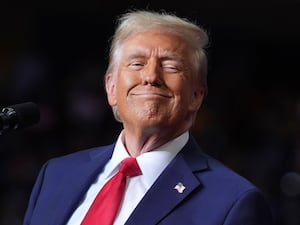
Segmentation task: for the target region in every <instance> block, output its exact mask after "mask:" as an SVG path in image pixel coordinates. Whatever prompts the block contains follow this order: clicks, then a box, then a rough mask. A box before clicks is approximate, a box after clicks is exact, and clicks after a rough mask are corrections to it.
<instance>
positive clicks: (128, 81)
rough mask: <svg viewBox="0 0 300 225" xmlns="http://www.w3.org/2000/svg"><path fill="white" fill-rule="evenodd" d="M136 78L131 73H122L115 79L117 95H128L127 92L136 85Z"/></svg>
mask: <svg viewBox="0 0 300 225" xmlns="http://www.w3.org/2000/svg"><path fill="white" fill-rule="evenodd" d="M138 82H139V81H138V76H137V75H134V74H132V73H126V72H122V73H120V74H119V76H118V79H117V92H118V94H117V95H122V96H124V94H126V95H127V94H128V92H129V91H130V90H131V89H132V88H133V87H134V86H135V85H137V84H138Z"/></svg>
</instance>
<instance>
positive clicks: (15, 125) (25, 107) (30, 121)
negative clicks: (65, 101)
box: [0, 102, 40, 135]
mask: <svg viewBox="0 0 300 225" xmlns="http://www.w3.org/2000/svg"><path fill="white" fill-rule="evenodd" d="M39 120H40V110H39V107H38V106H37V105H36V104H35V103H33V102H25V103H21V104H16V105H11V106H7V107H5V108H3V109H2V110H1V112H0V135H1V134H2V133H3V132H5V131H7V130H16V129H19V128H23V127H27V126H31V125H34V124H36V123H38V122H39Z"/></svg>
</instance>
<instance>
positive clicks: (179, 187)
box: [174, 182, 186, 194]
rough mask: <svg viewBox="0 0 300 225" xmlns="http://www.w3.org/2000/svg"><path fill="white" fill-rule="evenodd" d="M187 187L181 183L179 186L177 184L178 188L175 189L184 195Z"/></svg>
mask: <svg viewBox="0 0 300 225" xmlns="http://www.w3.org/2000/svg"><path fill="white" fill-rule="evenodd" d="M185 188H186V187H185V186H184V185H183V183H181V182H179V183H178V184H176V186H175V187H174V189H175V190H177V192H178V193H180V194H182V193H183V191H184V190H185Z"/></svg>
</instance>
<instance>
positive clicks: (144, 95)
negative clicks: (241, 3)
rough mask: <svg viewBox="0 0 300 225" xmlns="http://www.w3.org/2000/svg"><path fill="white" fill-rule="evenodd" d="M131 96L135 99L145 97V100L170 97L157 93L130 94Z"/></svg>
mask: <svg viewBox="0 0 300 225" xmlns="http://www.w3.org/2000/svg"><path fill="white" fill-rule="evenodd" d="M131 95H133V96H137V97H145V98H155V97H161V98H171V96H170V95H167V94H165V93H159V92H149V91H147V92H137V93H132V94H131Z"/></svg>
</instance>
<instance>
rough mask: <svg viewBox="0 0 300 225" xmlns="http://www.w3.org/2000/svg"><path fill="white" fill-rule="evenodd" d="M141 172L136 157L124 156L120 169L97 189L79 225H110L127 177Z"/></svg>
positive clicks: (115, 213) (120, 199)
mask: <svg viewBox="0 0 300 225" xmlns="http://www.w3.org/2000/svg"><path fill="white" fill-rule="evenodd" d="M140 174H142V172H141V170H140V167H139V165H138V163H137V161H136V158H126V159H124V160H123V161H122V162H121V166H120V169H119V171H118V173H116V175H114V176H113V177H112V178H111V179H110V180H109V181H108V182H107V183H106V184H105V185H104V186H103V188H102V189H101V190H100V191H99V193H98V195H97V196H96V198H95V200H94V202H93V204H92V205H91V207H90V208H89V210H88V212H87V214H86V215H85V217H84V219H83V221H82V223H81V225H96V224H97V225H112V224H113V222H114V220H115V217H116V215H117V213H118V210H119V207H120V203H121V201H122V199H123V195H124V192H125V188H126V180H127V177H132V176H137V175H140Z"/></svg>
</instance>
